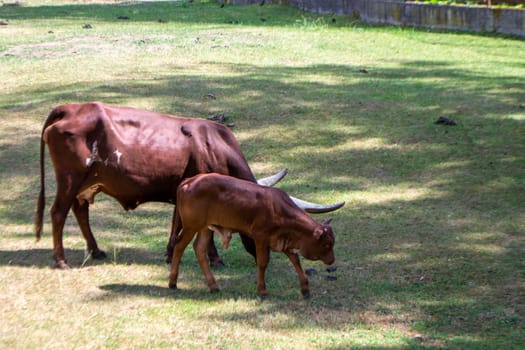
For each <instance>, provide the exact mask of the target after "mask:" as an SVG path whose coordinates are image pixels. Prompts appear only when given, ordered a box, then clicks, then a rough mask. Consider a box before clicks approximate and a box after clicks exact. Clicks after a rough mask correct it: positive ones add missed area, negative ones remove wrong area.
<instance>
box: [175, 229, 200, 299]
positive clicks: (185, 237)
mask: <svg viewBox="0 0 525 350" xmlns="http://www.w3.org/2000/svg"><path fill="white" fill-rule="evenodd" d="M195 233H196V232H195V230H188V229H182V231H181V232H180V234H179V235H178V236H177V241H176V244H175V247H174V248H173V257H172V261H171V270H170V281H169V287H170V288H171V289H177V279H178V278H179V265H180V260H181V258H182V254H184V250H185V249H186V247H187V246H188V244H189V243H190V242H191V240H192V239H193V236H194V235H195Z"/></svg>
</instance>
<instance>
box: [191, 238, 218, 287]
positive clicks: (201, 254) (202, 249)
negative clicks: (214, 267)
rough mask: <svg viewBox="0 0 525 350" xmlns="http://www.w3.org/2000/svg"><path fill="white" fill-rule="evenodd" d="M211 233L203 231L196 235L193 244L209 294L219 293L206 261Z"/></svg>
mask: <svg viewBox="0 0 525 350" xmlns="http://www.w3.org/2000/svg"><path fill="white" fill-rule="evenodd" d="M212 237H213V236H212V232H211V231H210V230H203V231H201V232H199V233H198V234H197V238H196V239H195V241H194V242H193V250H195V255H196V256H197V260H198V261H199V265H200V266H201V269H202V272H203V273H204V277H205V278H206V283H207V284H208V287H209V288H210V292H217V291H219V286H217V282H216V281H215V278H214V277H213V274H212V272H211V269H210V266H209V265H208V262H207V261H206V250H207V249H208V247H209V243H210V241H211V240H212Z"/></svg>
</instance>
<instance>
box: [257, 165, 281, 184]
mask: <svg viewBox="0 0 525 350" xmlns="http://www.w3.org/2000/svg"><path fill="white" fill-rule="evenodd" d="M286 174H288V169H286V168H284V169H283V170H281V171H280V172H278V173H277V174H274V175H272V176H268V177H265V178H263V179H260V180H257V183H258V184H259V185H261V186H269V187H271V186H273V185H275V184H276V183H278V182H279V181H281V179H282V178H283V177H285V176H286Z"/></svg>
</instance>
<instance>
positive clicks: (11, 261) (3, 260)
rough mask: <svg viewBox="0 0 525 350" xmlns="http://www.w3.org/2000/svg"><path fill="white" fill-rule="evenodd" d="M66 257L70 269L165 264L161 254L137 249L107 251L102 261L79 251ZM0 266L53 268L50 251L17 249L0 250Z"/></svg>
mask: <svg viewBox="0 0 525 350" xmlns="http://www.w3.org/2000/svg"><path fill="white" fill-rule="evenodd" d="M65 252H66V257H67V258H68V262H69V263H70V264H71V267H72V268H82V264H83V263H84V266H93V265H100V264H115V265H134V264H137V265H159V264H165V262H164V256H163V252H162V251H160V252H157V253H156V252H154V251H151V250H147V249H139V248H117V249H116V254H114V252H113V251H109V250H107V251H106V253H107V255H108V256H107V257H106V258H105V259H102V260H94V259H92V258H86V252H85V251H84V250H81V249H66V250H65ZM0 266H18V267H31V268H35V267H38V268H48V267H54V260H53V250H52V249H43V248H36V249H17V250H0Z"/></svg>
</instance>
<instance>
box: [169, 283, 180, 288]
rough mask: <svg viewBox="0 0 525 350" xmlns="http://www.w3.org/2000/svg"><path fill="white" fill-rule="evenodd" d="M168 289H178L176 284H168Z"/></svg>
mask: <svg viewBox="0 0 525 350" xmlns="http://www.w3.org/2000/svg"><path fill="white" fill-rule="evenodd" d="M169 288H170V289H173V290H176V289H178V288H177V283H171V282H170V284H169Z"/></svg>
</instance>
